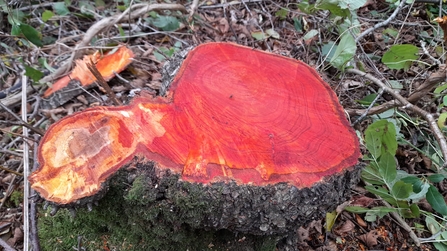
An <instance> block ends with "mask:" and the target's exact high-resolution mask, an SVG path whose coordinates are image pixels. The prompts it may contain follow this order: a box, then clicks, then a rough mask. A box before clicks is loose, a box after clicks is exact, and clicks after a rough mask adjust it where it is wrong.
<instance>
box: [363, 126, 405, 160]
mask: <svg viewBox="0 0 447 251" xmlns="http://www.w3.org/2000/svg"><path fill="white" fill-rule="evenodd" d="M368 140H370V142H368ZM365 141H366V148H368V151H369V152H370V153H371V154H372V155H373V156H374V157H375V158H379V156H380V155H382V154H383V153H384V152H388V153H391V154H392V155H394V154H396V150H397V140H396V128H395V126H394V124H393V123H391V122H388V121H387V120H378V121H376V122H374V123H372V124H371V125H370V126H368V128H367V129H366V130H365ZM379 151H380V152H379Z"/></svg>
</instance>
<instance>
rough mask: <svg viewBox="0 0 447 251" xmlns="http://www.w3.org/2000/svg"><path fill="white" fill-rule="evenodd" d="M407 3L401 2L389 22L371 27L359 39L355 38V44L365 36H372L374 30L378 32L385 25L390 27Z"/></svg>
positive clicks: (403, 0)
mask: <svg viewBox="0 0 447 251" xmlns="http://www.w3.org/2000/svg"><path fill="white" fill-rule="evenodd" d="M405 2H407V1H406V0H401V2H400V3H399V5H398V6H397V8H396V9H395V10H394V12H393V14H391V16H390V17H389V18H388V19H387V20H385V21H383V22H380V23H378V24H376V25H374V26H373V27H371V28H369V29H367V30H365V31H364V32H362V33H361V34H360V35H359V36H358V37H356V38H355V43H358V42H359V41H360V39H362V38H363V37H364V36H366V35H368V34H370V33H371V32H373V31H374V30H376V29H378V28H380V27H383V26H385V25H388V24H389V23H390V22H391V21H392V20H393V19H394V18H396V16H397V13H399V11H400V10H401V9H402V8H403V7H404V5H405Z"/></svg>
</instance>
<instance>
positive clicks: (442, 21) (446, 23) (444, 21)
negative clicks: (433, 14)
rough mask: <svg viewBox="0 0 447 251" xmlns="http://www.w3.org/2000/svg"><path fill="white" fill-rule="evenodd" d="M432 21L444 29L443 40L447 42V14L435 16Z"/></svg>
mask: <svg viewBox="0 0 447 251" xmlns="http://www.w3.org/2000/svg"><path fill="white" fill-rule="evenodd" d="M433 21H434V22H437V23H438V24H439V26H441V28H442V31H444V41H446V42H447V16H443V17H437V18H435V19H434V20H433Z"/></svg>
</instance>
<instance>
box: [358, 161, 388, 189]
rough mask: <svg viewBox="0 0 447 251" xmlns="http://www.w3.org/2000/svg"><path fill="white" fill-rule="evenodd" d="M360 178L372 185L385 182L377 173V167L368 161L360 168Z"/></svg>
mask: <svg viewBox="0 0 447 251" xmlns="http://www.w3.org/2000/svg"><path fill="white" fill-rule="evenodd" d="M362 179H363V180H364V181H366V182H368V183H370V184H373V185H384V184H385V182H384V180H383V178H382V175H381V174H380V173H379V168H378V167H375V166H374V165H373V163H370V164H369V165H368V166H366V167H365V168H364V169H363V170H362Z"/></svg>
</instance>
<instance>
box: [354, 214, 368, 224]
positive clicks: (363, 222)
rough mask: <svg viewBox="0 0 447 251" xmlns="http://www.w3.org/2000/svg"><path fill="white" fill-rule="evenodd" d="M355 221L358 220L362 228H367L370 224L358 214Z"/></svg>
mask: <svg viewBox="0 0 447 251" xmlns="http://www.w3.org/2000/svg"><path fill="white" fill-rule="evenodd" d="M355 219H356V220H357V223H358V224H359V225H360V226H362V227H367V226H368V224H366V222H365V221H364V220H363V219H362V217H360V215H358V214H356V215H355Z"/></svg>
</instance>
